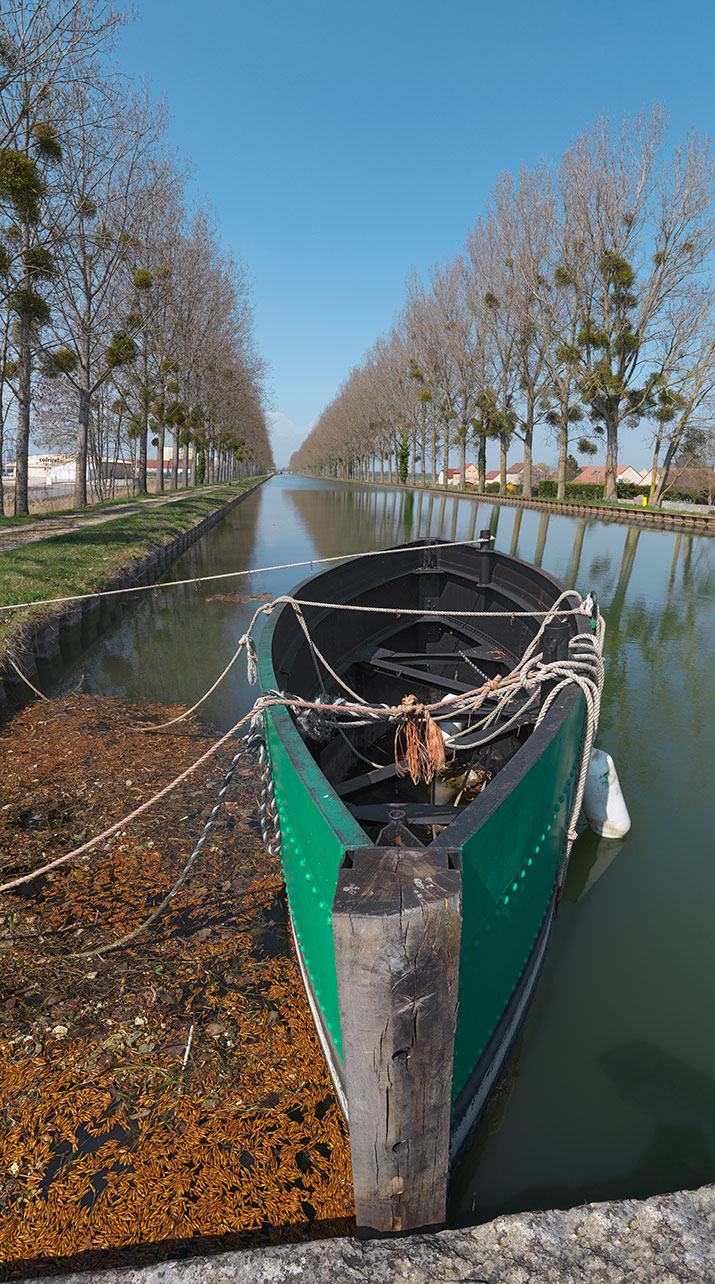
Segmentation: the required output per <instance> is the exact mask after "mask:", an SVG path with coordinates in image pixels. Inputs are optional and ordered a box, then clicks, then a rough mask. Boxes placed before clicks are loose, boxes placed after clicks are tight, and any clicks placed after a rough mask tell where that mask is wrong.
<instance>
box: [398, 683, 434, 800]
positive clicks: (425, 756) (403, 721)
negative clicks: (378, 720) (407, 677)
mask: <svg viewBox="0 0 715 1284" xmlns="http://www.w3.org/2000/svg"><path fill="white" fill-rule="evenodd" d="M403 758H404V759H405V762H406V766H404V767H403V766H402V759H403ZM444 761H445V757H444V736H443V735H442V732H441V730H440V728H439V727H438V726H437V723H436V722H435V721H434V719H433V718H432V717H431V715H430V712H429V710H428V709H426V708H425V706H424V705H423V704H420V702H419V700H418V699H417V696H416V695H406V696H403V697H402V702H401V704H400V720H399V722H398V724H397V730H396V732H395V764H396V767H397V774H398V776H406V775H407V773H408V772H409V774H410V777H411V779H412V782H413V784H415V785H417V784H419V782H420V781H421V780H423V781H424V782H425V784H426V785H428V784H429V783H430V781H431V780H432V779H433V777H434V774H435V771H438V770H439V768H440V767H443V766H444Z"/></svg>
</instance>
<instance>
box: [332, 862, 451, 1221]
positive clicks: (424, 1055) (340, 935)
mask: <svg viewBox="0 0 715 1284" xmlns="http://www.w3.org/2000/svg"><path fill="white" fill-rule="evenodd" d="M459 864H460V860H459V854H458V853H456V854H453V855H450V853H447V852H439V853H438V852H434V853H432V852H431V851H430V850H429V849H426V850H419V849H407V848H400V847H387V848H378V847H366V848H360V849H358V850H357V851H355V852H352V853H350V854H349V855H348V856H347V857H346V859H345V861H344V862H343V867H342V868H341V870H340V874H339V879H338V887H337V891H336V895H335V901H334V905H333V936H334V941H335V960H336V967H337V976H338V997H339V1002H340V1024H341V1029H342V1039H343V1053H344V1063H345V1079H346V1088H347V1098H348V1122H349V1127H350V1147H351V1152H352V1167H353V1185H354V1191H355V1205H356V1213H357V1221H358V1228H359V1230H360V1231H361V1232H362V1233H363V1234H365V1233H368V1234H369V1233H373V1234H375V1233H378V1234H390V1233H399V1232H404V1231H407V1230H416V1229H419V1228H426V1227H430V1228H434V1227H437V1226H442V1225H443V1224H444V1220H445V1215H446V1197H447V1176H448V1160H449V1128H450V1107H451V1093H452V1061H453V1053H454V1035H455V1027H456V1016H457V987H458V982H459V949H460V941H461V931H462V907H461V895H462V888H461V875H460V872H459V868H458V866H459Z"/></svg>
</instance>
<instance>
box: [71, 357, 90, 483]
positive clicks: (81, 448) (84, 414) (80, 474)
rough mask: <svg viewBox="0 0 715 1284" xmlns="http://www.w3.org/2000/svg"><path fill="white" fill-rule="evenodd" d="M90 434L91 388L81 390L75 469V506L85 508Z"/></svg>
mask: <svg viewBox="0 0 715 1284" xmlns="http://www.w3.org/2000/svg"><path fill="white" fill-rule="evenodd" d="M81 377H82V382H83V383H85V382H86V371H82V376H81ZM88 435H89V388H80V390H79V410H78V414H77V449H76V451H75V471H74V506H75V508H84V507H85V506H86V504H87V438H88Z"/></svg>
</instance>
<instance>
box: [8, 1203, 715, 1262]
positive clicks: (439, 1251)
mask: <svg viewBox="0 0 715 1284" xmlns="http://www.w3.org/2000/svg"><path fill="white" fill-rule="evenodd" d="M337 1281H340V1284H713V1281H715V1187H713V1186H703V1187H702V1188H701V1189H700V1190H694V1191H679V1192H677V1193H676V1194H673V1195H656V1196H654V1197H653V1198H652V1199H643V1200H635V1199H624V1200H618V1201H613V1202H611V1203H604V1204H586V1205H584V1206H583V1207H580V1208H572V1209H569V1210H567V1211H565V1212H559V1211H553V1212H546V1213H543V1212H542V1213H519V1214H517V1215H515V1216H512V1217H497V1218H496V1219H495V1221H493V1222H488V1223H487V1224H486V1225H484V1226H473V1227H470V1228H469V1229H467V1230H455V1231H442V1233H441V1234H439V1235H412V1236H409V1237H408V1238H405V1239H397V1240H392V1241H385V1240H372V1241H368V1242H367V1243H365V1242H361V1241H359V1240H356V1239H329V1240H317V1241H314V1242H313V1243H308V1244H292V1245H285V1246H283V1247H280V1248H263V1249H248V1250H246V1251H245V1252H231V1253H220V1254H218V1255H217V1256H215V1257H192V1258H185V1259H183V1260H181V1261H167V1262H161V1263H158V1264H157V1265H155V1266H143V1267H134V1268H132V1267H129V1268H127V1267H124V1268H123V1269H113V1270H106V1271H88V1272H86V1273H82V1274H73V1275H63V1276H52V1277H50V1278H46V1279H45V1284H336V1282H337ZM23 1284H29V1281H24V1282H23Z"/></svg>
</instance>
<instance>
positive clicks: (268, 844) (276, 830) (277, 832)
mask: <svg viewBox="0 0 715 1284" xmlns="http://www.w3.org/2000/svg"><path fill="white" fill-rule="evenodd" d="M246 748H247V750H248V752H249V753H253V754H255V755H256V757H257V758H258V766H259V769H260V772H261V793H260V796H259V800H258V816H259V820H260V823H261V834H262V837H263V843H264V845H265V848H266V851H267V852H268V854H269V855H270V856H277V857H278V858H280V854H281V827H280V821H279V819H278V808H277V805H276V794H275V789H274V787H273V776H272V773H271V768H270V763H269V761H268V752H267V749H266V742H265V739H264V737H263V736H262V735H261V733H260V731H259V730H258V727H257V726H256V725H255V723H254V724H253V726H252V727H251V730H250V732H249V734H248V735H247V736H246Z"/></svg>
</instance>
